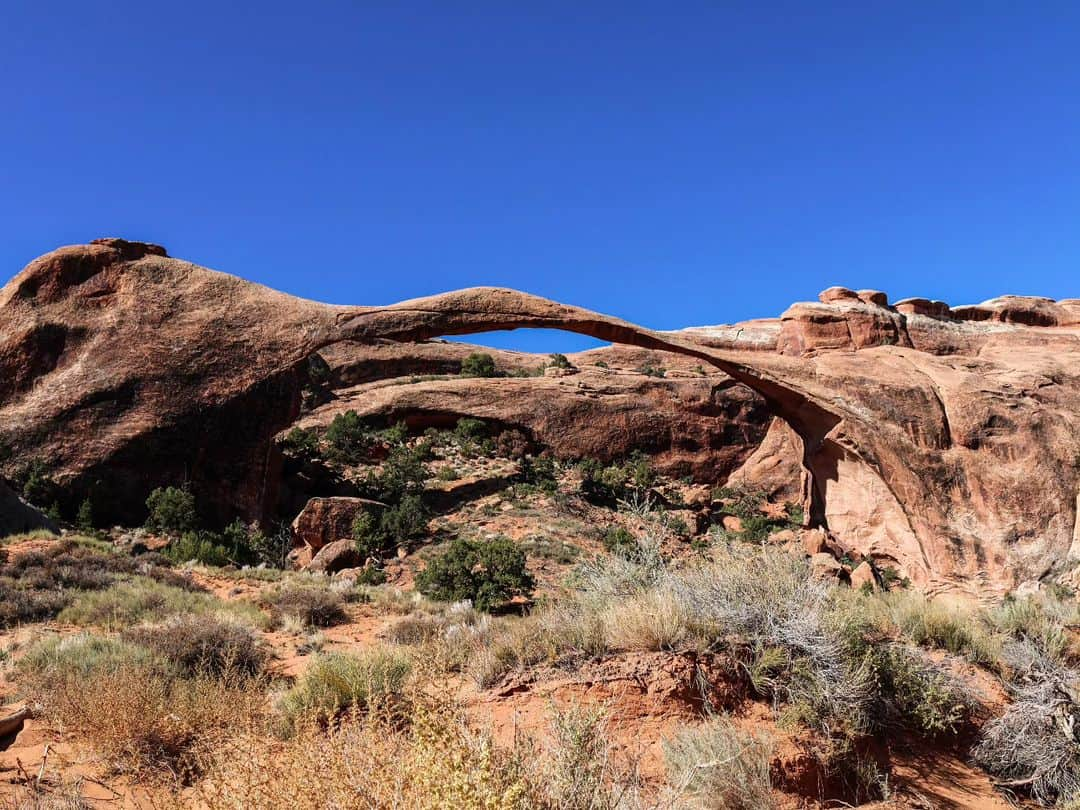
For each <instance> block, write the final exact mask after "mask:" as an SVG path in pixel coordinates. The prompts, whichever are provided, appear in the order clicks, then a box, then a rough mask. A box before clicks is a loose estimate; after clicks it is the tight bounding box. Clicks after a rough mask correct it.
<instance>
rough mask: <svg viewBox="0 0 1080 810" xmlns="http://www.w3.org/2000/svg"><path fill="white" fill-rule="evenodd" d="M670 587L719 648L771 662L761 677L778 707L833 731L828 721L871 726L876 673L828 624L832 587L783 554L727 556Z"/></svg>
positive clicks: (682, 576) (675, 580) (672, 581)
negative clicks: (806, 713) (810, 713)
mask: <svg viewBox="0 0 1080 810" xmlns="http://www.w3.org/2000/svg"><path fill="white" fill-rule="evenodd" d="M667 586H668V587H669V588H671V590H672V592H673V593H674V594H675V595H676V597H677V598H678V599H679V601H680V602H681V603H682V604H683V605H684V606H685V610H686V613H687V615H688V616H689V617H690V618H689V620H688V621H689V622H690V623H692V624H694V625H696V626H697V627H698V628H699V630H700V632H703V633H704V634H705V635H706V637H711V638H713V639H716V640H717V641H721V640H723V641H727V640H731V639H736V640H741V641H742V642H743V643H745V644H746V645H748V646H749V647H750V648H751V649H752V650H753V651H754V652H755V654H757V655H758V656H764V657H766V658H768V659H770V664H769V666H767V667H762V668H761V671H760V672H758V673H757V675H758V682H759V684H762V685H764V686H766V687H767V691H768V692H770V693H771V695H772V697H773V698H774V700H776V701H777V702H785V703H795V704H799V705H801V706H805V707H809V708H811V709H813V710H814V712H815V713H816V715H817V716H818V717H819V719H820V720H821V721H822V723H823V724H824V725H825V726H826V729H825V730H828V725H829V723H830V718H843V719H844V722H845V724H846V725H848V727H849V728H852V729H860V728H863V727H865V725H866V724H867V723H868V722H869V717H870V712H871V708H872V704H873V702H874V697H875V695H874V684H873V676H874V673H873V667H872V666H871V663H870V661H869V659H868V658H861V659H858V660H853V658H852V655H851V653H850V651H849V649H848V646H847V644H846V643H845V640H844V639H843V638H842V637H841V635H840V633H839V632H838V631H837V630H836V629H835V628H834V627H833V625H832V623H831V622H830V621H829V610H830V599H829V597H830V593H831V588H832V586H830V585H829V584H827V583H825V582H822V581H820V580H817V579H814V578H813V577H812V576H811V574H810V571H809V568H808V566H807V565H806V563H805V562H804V561H803V560H801V559H798V558H796V557H793V556H792V555H790V554H788V553H786V552H784V551H772V550H770V551H762V552H759V553H758V554H755V555H754V556H753V557H752V558H749V559H740V558H737V557H735V556H733V555H730V554H726V553H723V552H719V553H718V557H717V559H716V560H715V561H714V562H713V564H711V565H709V566H706V567H704V568H701V569H698V570H693V571H689V572H686V573H683V574H679V575H673V576H671V578H670V581H669V582H668V583H667Z"/></svg>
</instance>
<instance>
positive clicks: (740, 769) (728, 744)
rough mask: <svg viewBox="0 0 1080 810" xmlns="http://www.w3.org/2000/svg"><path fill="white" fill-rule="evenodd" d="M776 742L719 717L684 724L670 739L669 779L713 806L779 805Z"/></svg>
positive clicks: (733, 809) (751, 809) (746, 809)
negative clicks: (772, 769)
mask: <svg viewBox="0 0 1080 810" xmlns="http://www.w3.org/2000/svg"><path fill="white" fill-rule="evenodd" d="M772 751H773V746H772V743H771V742H770V741H769V740H768V739H767V738H765V737H762V736H757V735H754V734H750V733H747V732H743V731H740V730H739V729H738V728H737V727H736V726H735V725H734V724H733V723H732V722H731V721H730V720H728V719H727V718H723V717H717V718H714V719H712V720H709V721H707V722H705V723H704V724H702V725H701V726H697V727H693V728H687V729H683V730H682V731H681V732H679V733H678V734H677V735H676V736H675V737H674V738H673V739H671V740H669V741H667V742H665V744H664V759H665V760H666V762H667V766H668V773H669V781H670V783H671V785H672V788H673V791H674V793H675V795H676V796H678V797H680V798H681V797H685V798H686V799H689V800H690V801H691V802H693V804H692V806H694V807H701V808H709V810H713V809H714V808H715V810H763V809H764V808H771V807H775V803H774V801H773V798H772V784H771V781H770V777H769V761H770V759H771V758H772Z"/></svg>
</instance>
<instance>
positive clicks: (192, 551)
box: [165, 532, 231, 566]
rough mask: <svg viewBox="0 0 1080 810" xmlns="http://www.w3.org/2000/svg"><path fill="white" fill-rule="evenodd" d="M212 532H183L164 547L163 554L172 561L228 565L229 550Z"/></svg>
mask: <svg viewBox="0 0 1080 810" xmlns="http://www.w3.org/2000/svg"><path fill="white" fill-rule="evenodd" d="M220 539H221V538H220V536H219V535H216V534H214V533H213V532H184V534H182V535H180V536H179V537H177V538H174V539H173V540H171V541H170V542H169V545H168V546H166V547H165V556H166V557H168V558H169V559H170V560H172V561H173V562H174V563H186V562H198V563H202V564H203V565H214V566H222V565H228V564H229V563H230V562H231V560H230V559H229V550H228V549H227V548H225V546H223V545H221V544H220V543H219V542H218V541H219V540H220Z"/></svg>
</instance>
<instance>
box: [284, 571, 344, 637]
mask: <svg viewBox="0 0 1080 810" xmlns="http://www.w3.org/2000/svg"><path fill="white" fill-rule="evenodd" d="M266 604H267V605H268V606H269V608H270V611H271V613H272V615H273V617H274V619H275V620H276V621H278V622H281V621H286V620H289V619H291V620H293V621H298V622H300V624H301V625H303V626H305V627H330V626H331V625H334V624H337V623H339V622H341V621H344V620H345V618H346V616H345V607H344V606H345V599H344V598H343V596H342V594H341V593H340V592H339V591H336V590H333V589H331V588H330V587H329V583H322V582H315V581H313V580H294V581H291V582H287V583H285V584H284V585H282V586H280V587H278V588H275V589H274V590H273V591H272V592H271V593H270V594H268V595H267V597H266Z"/></svg>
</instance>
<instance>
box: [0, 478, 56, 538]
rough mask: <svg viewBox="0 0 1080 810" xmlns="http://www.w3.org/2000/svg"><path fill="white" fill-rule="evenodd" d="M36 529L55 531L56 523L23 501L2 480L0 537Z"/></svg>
mask: <svg viewBox="0 0 1080 810" xmlns="http://www.w3.org/2000/svg"><path fill="white" fill-rule="evenodd" d="M37 529H45V530H46V531H50V532H55V531H57V527H56V524H55V523H53V521H52V520H50V519H49V518H48V517H47V516H46V515H44V514H42V513H41V512H40V511H38V510H37V509H35V508H34V507H32V506H30V505H29V504H27V503H25V502H24V501H23V500H21V499H20V498H19V496H18V495H16V494H15V493H14V492H12V491H11V490H10V489H9V488H8V487H7V486H5V485H4V483H3V482H0V537H6V536H7V535H9V534H20V533H22V532H32V531H35V530H37Z"/></svg>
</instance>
